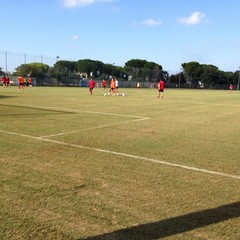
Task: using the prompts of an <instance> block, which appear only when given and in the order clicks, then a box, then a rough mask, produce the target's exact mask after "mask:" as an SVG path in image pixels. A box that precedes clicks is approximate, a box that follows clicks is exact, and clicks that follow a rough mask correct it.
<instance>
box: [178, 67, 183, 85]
mask: <svg viewBox="0 0 240 240" xmlns="http://www.w3.org/2000/svg"><path fill="white" fill-rule="evenodd" d="M181 73H182V68H180V73H179V76H178V87H179V88H180V87H181V85H180V84H181Z"/></svg>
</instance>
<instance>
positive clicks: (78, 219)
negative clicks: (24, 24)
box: [0, 87, 240, 240]
mask: <svg viewBox="0 0 240 240" xmlns="http://www.w3.org/2000/svg"><path fill="white" fill-rule="evenodd" d="M121 91H123V92H125V93H126V96H125V97H120V96H107V97H104V96H103V93H102V91H101V89H100V88H99V89H98V88H96V89H94V92H93V95H92V96H90V95H89V94H88V89H87V88H47V87H46V88H41V87H33V88H32V89H30V88H27V89H25V90H24V91H17V88H16V87H10V88H7V89H4V88H2V87H1V88H0V122H1V126H0V149H1V154H0V163H1V170H0V173H1V175H0V183H1V197H0V203H1V210H0V213H1V215H0V216H1V231H0V239H24V240H25V239H66V240H68V239H69V240H70V239H76V240H77V239H91V240H95V239H105V240H106V239H111V240H112V239H124V240H129V239H137V240H139V239H162V238H165V239H187V240H189V239H197V240H198V239H220V240H221V239H222V240H225V239H240V230H239V226H240V161H239V159H240V150H239V146H240V138H239V137H240V136H239V132H240V93H239V92H237V91H234V92H229V91H212V90H190V89H186V90H183V89H166V91H165V97H164V98H163V99H157V98H156V96H157V91H156V90H155V89H141V91H137V90H136V89H121ZM174 164H176V165H177V166H176V165H174ZM184 167H190V168H188V169H186V168H184ZM191 168H196V169H191ZM199 169H200V170H203V171H199ZM207 171H212V172H210V173H209V172H207Z"/></svg>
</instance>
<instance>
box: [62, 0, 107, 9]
mask: <svg viewBox="0 0 240 240" xmlns="http://www.w3.org/2000/svg"><path fill="white" fill-rule="evenodd" d="M62 2H63V5H64V7H66V8H74V7H83V6H87V5H91V4H94V3H97V2H111V0H62Z"/></svg>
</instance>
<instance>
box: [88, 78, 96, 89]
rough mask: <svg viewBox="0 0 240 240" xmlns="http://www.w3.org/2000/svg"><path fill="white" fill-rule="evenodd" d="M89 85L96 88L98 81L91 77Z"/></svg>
mask: <svg viewBox="0 0 240 240" xmlns="http://www.w3.org/2000/svg"><path fill="white" fill-rule="evenodd" d="M88 85H89V88H94V87H95V85H96V82H95V81H94V80H93V79H91V80H90V82H89V84H88Z"/></svg>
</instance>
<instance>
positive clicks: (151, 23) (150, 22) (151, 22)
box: [142, 18, 162, 26]
mask: <svg viewBox="0 0 240 240" xmlns="http://www.w3.org/2000/svg"><path fill="white" fill-rule="evenodd" d="M142 25H145V26H160V25H162V22H161V21H158V20H155V19H153V18H149V19H146V20H144V21H143V22H142Z"/></svg>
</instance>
